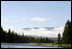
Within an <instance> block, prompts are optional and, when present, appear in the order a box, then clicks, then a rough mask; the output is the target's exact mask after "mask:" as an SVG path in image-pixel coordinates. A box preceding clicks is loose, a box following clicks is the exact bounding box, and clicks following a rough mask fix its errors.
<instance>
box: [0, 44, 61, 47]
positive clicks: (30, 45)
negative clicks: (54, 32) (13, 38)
mask: <svg viewBox="0 0 72 49" xmlns="http://www.w3.org/2000/svg"><path fill="white" fill-rule="evenodd" d="M1 48H62V47H60V46H57V45H54V46H52V45H32V44H28V43H1Z"/></svg>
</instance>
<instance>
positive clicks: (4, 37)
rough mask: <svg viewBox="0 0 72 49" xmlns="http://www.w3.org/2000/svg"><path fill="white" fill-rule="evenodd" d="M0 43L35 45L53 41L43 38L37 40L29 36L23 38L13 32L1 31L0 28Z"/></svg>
mask: <svg viewBox="0 0 72 49" xmlns="http://www.w3.org/2000/svg"><path fill="white" fill-rule="evenodd" d="M1 42H6V43H29V42H37V43H53V42H54V41H53V40H51V39H49V38H47V37H45V38H43V37H39V38H34V37H31V36H25V35H24V34H23V35H18V34H17V33H15V32H14V31H12V32H11V31H10V29H9V31H8V32H6V31H4V30H3V28H2V27H1Z"/></svg>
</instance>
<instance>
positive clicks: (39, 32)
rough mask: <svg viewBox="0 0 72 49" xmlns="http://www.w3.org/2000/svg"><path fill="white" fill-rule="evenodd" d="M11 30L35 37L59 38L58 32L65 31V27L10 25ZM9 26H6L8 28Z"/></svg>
mask: <svg viewBox="0 0 72 49" xmlns="http://www.w3.org/2000/svg"><path fill="white" fill-rule="evenodd" d="M9 28H10V29H11V31H14V32H17V33H18V34H19V35H22V34H24V35H27V36H33V37H49V38H57V36H58V33H60V34H61V36H62V33H63V30H64V28H62V27H33V28H17V27H9ZM9 28H6V30H8V29H9Z"/></svg>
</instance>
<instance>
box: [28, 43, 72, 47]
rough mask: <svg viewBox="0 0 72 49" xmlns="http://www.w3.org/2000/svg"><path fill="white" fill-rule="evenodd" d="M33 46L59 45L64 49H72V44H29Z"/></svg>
mask: <svg viewBox="0 0 72 49" xmlns="http://www.w3.org/2000/svg"><path fill="white" fill-rule="evenodd" d="M29 44H33V45H59V46H61V47H63V48H71V44H55V43H29Z"/></svg>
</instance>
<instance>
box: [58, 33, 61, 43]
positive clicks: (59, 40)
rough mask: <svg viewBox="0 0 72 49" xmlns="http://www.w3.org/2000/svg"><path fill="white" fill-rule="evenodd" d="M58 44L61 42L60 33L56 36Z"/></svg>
mask: <svg viewBox="0 0 72 49" xmlns="http://www.w3.org/2000/svg"><path fill="white" fill-rule="evenodd" d="M60 42H61V35H60V33H59V34H58V44H60Z"/></svg>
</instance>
